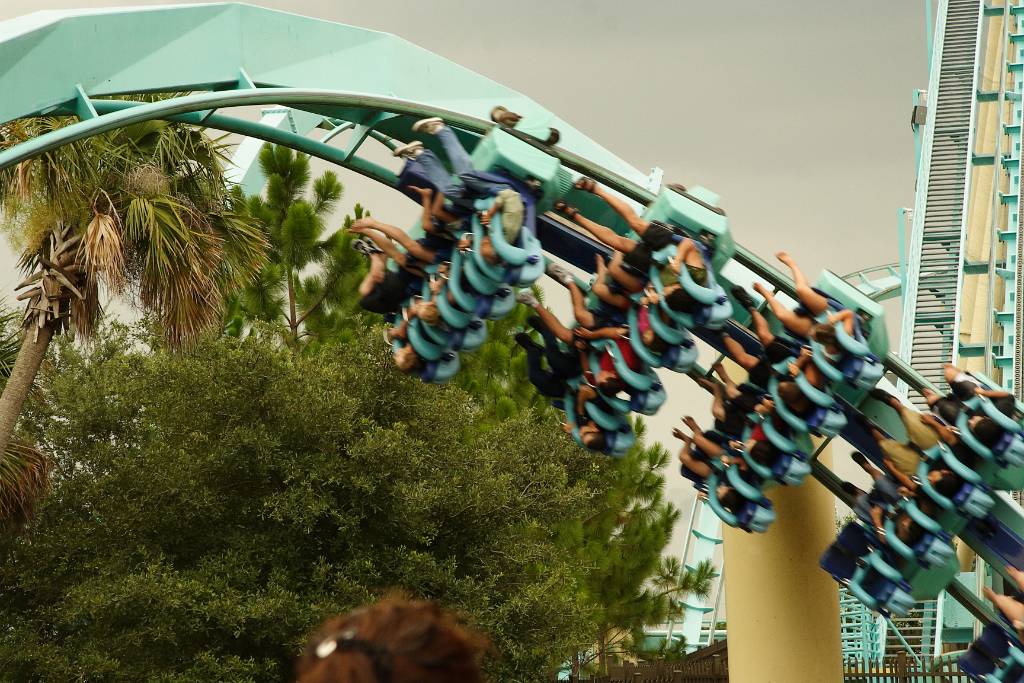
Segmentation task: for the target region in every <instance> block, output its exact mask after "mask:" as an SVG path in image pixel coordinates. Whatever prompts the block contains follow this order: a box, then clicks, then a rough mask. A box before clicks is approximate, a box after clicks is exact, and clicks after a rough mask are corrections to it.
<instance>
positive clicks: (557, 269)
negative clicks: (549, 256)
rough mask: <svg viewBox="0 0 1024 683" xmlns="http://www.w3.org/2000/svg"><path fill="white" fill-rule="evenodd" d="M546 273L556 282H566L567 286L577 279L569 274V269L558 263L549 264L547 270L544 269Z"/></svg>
mask: <svg viewBox="0 0 1024 683" xmlns="http://www.w3.org/2000/svg"><path fill="white" fill-rule="evenodd" d="M544 272H545V273H547V274H548V275H549V276H551V277H552V278H554V279H555V280H558V281H559V282H564V283H565V284H569V283H570V282H573V281H575V279H576V278H574V277H573V276H572V273H570V272H569V269H568V268H566V267H565V266H561V265H559V264H557V263H549V264H548V266H547V268H545V269H544Z"/></svg>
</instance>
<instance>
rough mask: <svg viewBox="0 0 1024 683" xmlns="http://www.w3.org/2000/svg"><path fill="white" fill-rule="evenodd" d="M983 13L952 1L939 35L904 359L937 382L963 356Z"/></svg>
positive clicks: (964, 1)
mask: <svg viewBox="0 0 1024 683" xmlns="http://www.w3.org/2000/svg"><path fill="white" fill-rule="evenodd" d="M981 12H982V2H981V1H980V0H948V3H946V4H944V6H943V7H942V8H941V10H940V15H939V22H940V23H939V25H940V26H941V27H942V31H941V33H938V32H937V36H936V37H937V38H938V40H937V41H936V45H935V50H936V54H935V57H936V59H935V62H934V64H933V69H934V70H933V74H932V83H933V86H932V88H931V90H930V91H929V104H928V124H927V125H928V130H927V135H926V139H925V149H924V150H923V154H924V158H923V159H922V164H921V169H920V172H919V176H918V205H917V207H916V208H915V212H914V230H913V237H912V243H911V249H910V254H909V259H908V260H909V262H910V264H911V265H910V271H911V272H910V273H908V278H907V292H906V302H905V306H906V313H905V314H904V322H903V335H902V337H903V349H902V353H903V355H904V358H906V359H907V360H908V361H909V362H910V364H911V365H912V366H913V367H914V368H915V369H916V370H917V371H918V372H919V373H920V374H921V375H922V376H923V377H925V378H926V379H928V380H929V381H930V382H932V383H933V384H938V383H939V382H940V381H941V380H942V366H943V364H944V363H947V362H950V361H951V360H952V359H953V356H954V352H955V344H956V338H955V331H956V323H957V319H956V317H957V313H958V302H957V298H958V283H959V277H960V264H961V262H962V242H963V229H964V220H965V215H964V206H965V197H966V185H967V182H968V165H969V163H970V161H971V158H970V146H971V138H972V130H971V129H972V111H973V109H974V100H975V92H976V90H977V86H976V77H977V53H978V27H979V18H980V15H981ZM936 76H937V78H936ZM936 83H937V87H936V86H935V85H934V84H936Z"/></svg>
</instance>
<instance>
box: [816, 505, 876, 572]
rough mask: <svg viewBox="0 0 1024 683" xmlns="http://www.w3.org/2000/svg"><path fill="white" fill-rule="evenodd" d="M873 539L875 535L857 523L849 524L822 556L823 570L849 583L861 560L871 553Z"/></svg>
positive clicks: (820, 562)
mask: <svg viewBox="0 0 1024 683" xmlns="http://www.w3.org/2000/svg"><path fill="white" fill-rule="evenodd" d="M872 539H873V534H872V533H871V532H870V531H868V530H867V529H865V528H864V527H863V526H861V525H860V524H858V523H857V522H856V521H852V522H848V523H847V524H846V526H844V527H843V528H842V530H841V531H840V532H839V535H838V536H837V537H836V540H835V541H833V543H832V545H830V546H829V547H828V549H827V550H826V551H825V553H824V554H823V555H822V556H821V560H820V561H819V564H820V565H821V568H822V569H824V570H825V571H826V572H828V573H829V574H831V575H832V578H834V579H835V580H836V581H838V582H840V583H843V584H845V583H847V582H849V581H850V579H852V578H853V574H854V572H855V571H856V570H857V566H858V563H859V561H860V559H861V558H863V557H864V556H866V555H867V554H868V553H869V552H870V551H871V541H872Z"/></svg>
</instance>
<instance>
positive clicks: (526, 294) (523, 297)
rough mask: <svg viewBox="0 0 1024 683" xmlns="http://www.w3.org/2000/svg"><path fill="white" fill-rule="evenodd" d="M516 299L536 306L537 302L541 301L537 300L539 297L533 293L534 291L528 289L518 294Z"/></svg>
mask: <svg viewBox="0 0 1024 683" xmlns="http://www.w3.org/2000/svg"><path fill="white" fill-rule="evenodd" d="M516 301H518V302H519V303H521V304H525V305H527V306H536V305H537V304H539V303H540V302H539V301H537V297H535V296H534V295H533V292H531V291H530V290H528V289H524V290H523V291H521V292H519V293H518V294H516Z"/></svg>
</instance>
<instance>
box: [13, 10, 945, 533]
mask: <svg viewBox="0 0 1024 683" xmlns="http://www.w3.org/2000/svg"><path fill="white" fill-rule="evenodd" d="M130 4H134V5H157V4H167V3H166V2H163V3H161V2H145V1H141V0H137V1H136V2H110V1H106V0H85V1H76V0H3V2H0V19H7V18H11V17H15V16H18V15H21V14H25V13H28V12H32V11H35V10H41V9H62V8H79V7H105V6H118V5H130ZM180 4H196V3H189V2H187V1H186V2H182V3H180ZM256 4H263V5H265V6H268V7H273V8H277V9H283V10H288V11H292V12H297V13H300V14H307V15H311V16H316V17H320V18H323V19H329V20H333V21H340V22H344V23H348V24H354V25H358V26H364V27H367V28H372V29H377V30H383V31H388V32H391V33H395V34H398V35H400V36H402V37H404V38H407V39H408V40H411V41H412V42H414V43H417V44H419V45H421V46H422V47H425V48H427V49H429V50H431V51H434V52H436V53H438V54H441V55H443V56H445V57H448V58H450V59H452V60H454V61H455V62H458V63H460V64H462V65H463V66H466V67H469V68H471V69H474V70H476V71H478V72H480V73H481V74H484V75H486V76H488V77H490V78H493V79H494V80H496V81H498V82H500V83H503V84H505V85H507V86H510V87H512V88H514V89H516V90H519V91H521V92H523V93H525V94H527V95H529V96H531V97H532V98H534V99H535V100H537V101H538V102H540V103H541V104H542V105H544V106H545V107H547V108H548V109H550V110H552V111H554V112H556V113H558V114H559V115H560V116H561V117H562V118H564V119H566V120H567V121H569V122H571V123H572V124H574V125H575V126H576V127H577V128H579V129H580V130H581V131H582V132H584V133H586V134H588V135H589V136H590V137H592V138H593V139H594V140H596V141H597V142H599V143H601V144H602V145H604V146H605V147H607V148H608V149H609V150H611V151H612V152H614V153H615V154H617V155H618V156H620V157H621V158H623V159H625V160H627V161H629V162H630V163H632V164H634V165H635V166H636V167H637V168H639V169H641V170H644V171H647V170H648V169H650V168H651V167H652V166H660V167H661V168H663V169H664V170H665V179H666V181H667V182H670V181H679V182H682V183H684V184H685V185H698V184H699V185H704V186H706V187H708V188H710V189H712V190H714V191H715V192H717V193H718V194H719V195H721V197H722V206H723V207H724V208H725V209H726V210H727V211H728V214H729V216H730V219H731V221H732V229H733V232H734V234H735V236H736V239H737V241H738V242H741V243H743V244H744V245H746V246H748V247H750V248H752V249H753V250H755V251H757V252H759V253H761V254H762V255H763V256H770V254H771V253H773V252H774V251H776V250H778V249H782V248H785V249H787V250H789V251H790V252H791V253H792V254H793V255H794V256H795V257H796V258H797V260H798V261H799V262H800V263H801V264H803V265H804V266H805V268H806V270H808V271H813V272H816V271H817V270H818V269H820V268H823V267H828V268H831V269H832V270H834V271H836V272H839V273H840V274H843V273H846V272H848V271H852V270H856V269H859V268H862V267H866V266H871V265H875V264H882V263H888V262H891V261H895V260H896V255H897V242H896V234H897V233H896V213H897V209H898V207H900V206H908V205H912V203H913V183H914V178H913V173H914V168H913V140H912V137H911V133H910V127H909V120H910V107H911V97H912V93H913V91H914V89H916V88H925V87H927V76H928V75H927V72H926V55H925V25H924V4H923V2H922V1H921V0H858V1H857V2H844V1H841V0H819V1H818V2H807V1H806V0H802V1H798V0H772V1H770V2H766V1H765V0H732V1H731V2H708V1H707V0H662V1H660V2H652V1H650V0H632V1H631V2H623V1H622V0H518V1H517V2H514V3H508V2H501V3H499V2H481V1H479V0H420V1H419V2H414V1H411V0H387V1H385V2H382V1H379V0H378V1H369V0H362V1H361V2H351V1H348V0H264V1H263V2H261V3H256ZM343 180H344V181H345V182H346V185H347V193H346V208H347V207H348V206H350V205H351V204H352V203H354V202H355V201H361V202H362V203H364V204H366V205H368V206H369V207H371V208H372V209H373V210H374V213H375V214H376V215H378V216H380V217H381V218H383V219H385V220H389V219H396V217H395V215H394V214H393V213H392V212H391V209H392V208H393V206H392V199H391V195H389V194H388V193H387V192H386V191H383V190H382V189H381V188H378V187H374V186H372V185H371V184H370V183H368V182H367V181H363V180H362V179H360V178H357V177H354V176H352V175H351V174H345V175H344V176H343ZM406 204H408V203H407V202H406V203H404V204H403V205H402V207H401V209H399V208H394V211H395V212H396V213H397V212H399V211H401V215H403V216H407V215H410V214H409V213H408V211H409V207H408V206H406ZM396 220H397V219H396ZM11 263H12V261H11V259H10V258H9V256H8V257H7V258H3V259H2V260H0V266H3V264H11ZM6 268H7V272H4V273H0V275H2V277H0V283H8V286H9V285H10V284H13V283H14V282H15V281H16V278H15V276H14V274H13V272H11V271H10V266H9V265H7V266H6ZM890 329H893V325H892V324H890ZM676 384H678V383H673V387H672V389H673V391H674V392H675V393H673V394H672V400H671V401H670V403H669V404H668V405H667V406H666V407H665V408H663V410H662V413H661V414H660V415H659V416H658V418H657V419H656V420H654V421H653V422H652V431H653V433H654V435H655V436H656V437H657V438H659V439H660V440H662V441H665V442H669V441H670V439H669V436H668V433H669V430H670V427H671V425H672V424H673V423H674V422H675V420H676V419H678V416H679V415H681V414H683V413H684V412H687V411H696V414H698V415H703V414H704V410H705V408H704V405H705V404H706V401H705V400H704V399H703V397H701V396H700V395H699V394H696V393H694V392H693V391H692V390H689V387H682V388H680V389H677V388H676ZM679 479H680V478H679V477H678V475H670V476H669V480H670V483H671V491H672V495H673V497H674V498H675V499H676V500H677V501H678V502H680V504H681V505H682V506H683V507H684V508H685V509H687V510H688V507H687V505H688V504H687V502H686V501H687V500H688V499H689V497H690V495H689V492H688V491H687V490H686V487H684V486H683V485H682V482H680V481H679ZM681 543H682V538H677V539H676V540H675V543H674V545H676V544H680V545H677V546H676V547H681Z"/></svg>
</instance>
